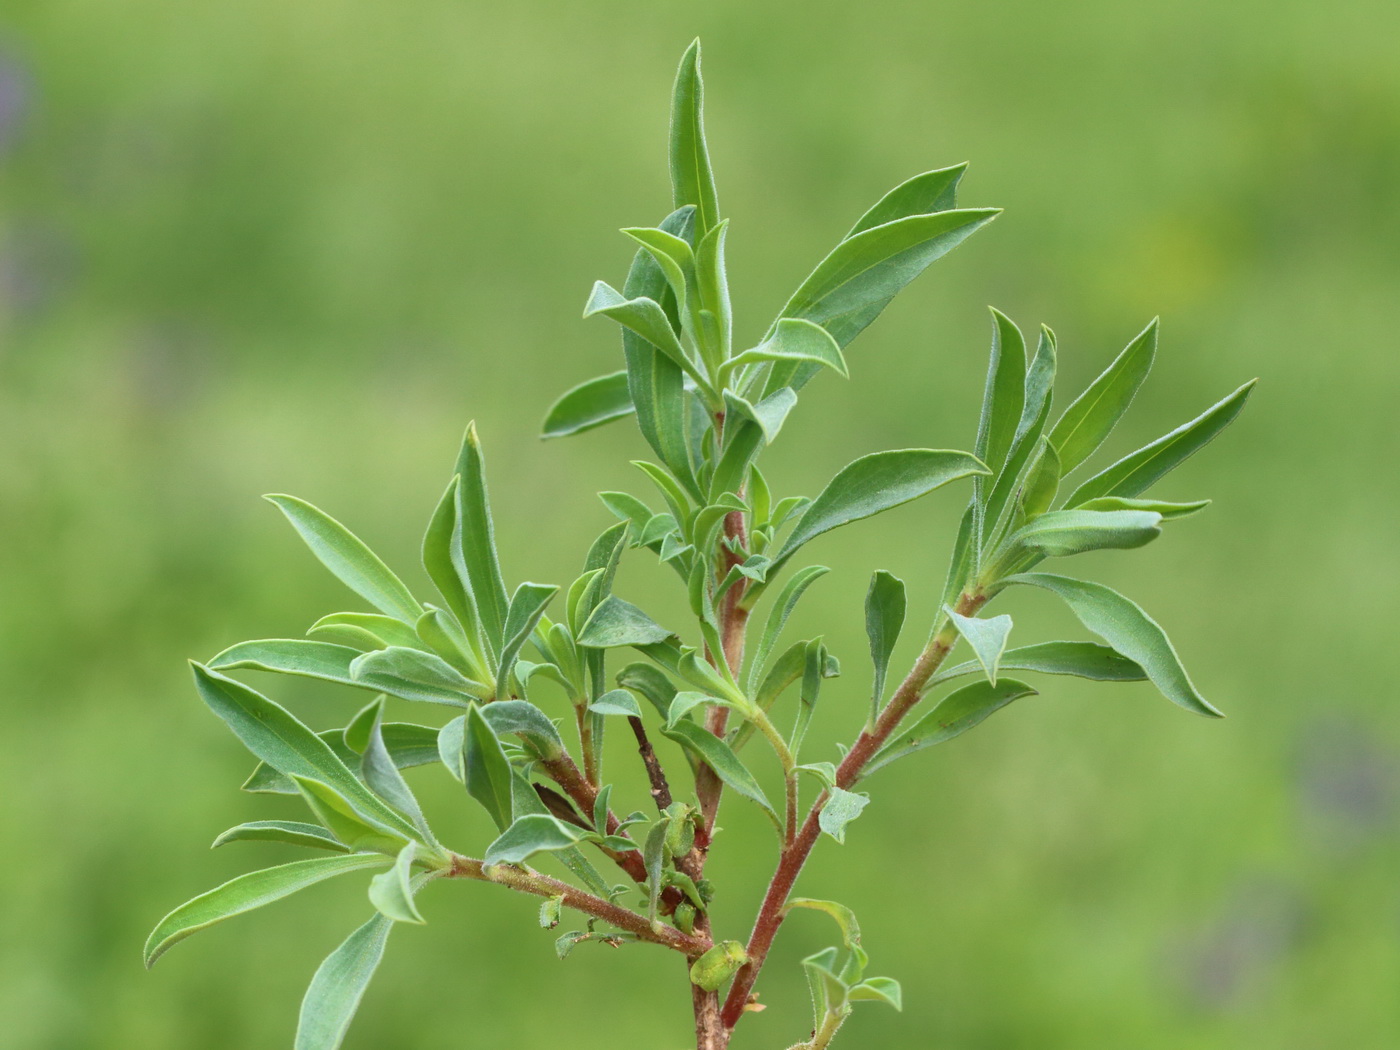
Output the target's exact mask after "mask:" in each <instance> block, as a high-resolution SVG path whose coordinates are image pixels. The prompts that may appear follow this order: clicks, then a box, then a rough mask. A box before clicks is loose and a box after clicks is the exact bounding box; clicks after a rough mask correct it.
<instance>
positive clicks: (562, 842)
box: [482, 813, 588, 866]
mask: <svg viewBox="0 0 1400 1050" xmlns="http://www.w3.org/2000/svg"><path fill="white" fill-rule="evenodd" d="M587 837H588V836H587V832H584V831H583V830H582V829H580V828H576V827H574V826H573V825H572V824H566V823H564V822H563V821H562V820H559V819H558V818H557V817H551V816H549V815H548V814H546V813H529V814H526V815H525V816H523V817H521V818H519V819H518V820H516V821H514V822H513V823H512V824H511V825H510V827H508V828H506V830H505V831H503V832H502V833H501V835H500V837H499V838H497V839H496V841H495V842H493V843H491V845H490V846H488V847H487V848H486V856H485V857H484V858H483V861H482V863H484V864H486V865H488V866H489V865H492V864H523V863H524V862H525V861H526V860H528V859H529V858H530V857H532V856H534V855H535V854H536V853H553V852H555V851H557V850H563V849H568V848H569V847H571V846H573V845H575V844H577V843H578V842H581V841H582V840H583V839H585V838H587Z"/></svg>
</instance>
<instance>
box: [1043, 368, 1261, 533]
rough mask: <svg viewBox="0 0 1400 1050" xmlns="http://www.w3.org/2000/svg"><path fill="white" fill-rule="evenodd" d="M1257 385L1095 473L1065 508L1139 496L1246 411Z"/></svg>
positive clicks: (1238, 392)
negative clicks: (1092, 501)
mask: <svg viewBox="0 0 1400 1050" xmlns="http://www.w3.org/2000/svg"><path fill="white" fill-rule="evenodd" d="M1256 382H1258V380H1255V379H1251V380H1250V381H1249V382H1248V383H1246V384H1245V385H1244V386H1242V387H1240V388H1239V389H1238V390H1236V391H1235V392H1234V393H1233V394H1231V395H1230V396H1229V397H1227V398H1225V399H1224V400H1223V401H1221V402H1219V403H1218V404H1216V405H1214V406H1212V407H1211V408H1208V409H1206V411H1205V412H1203V413H1201V414H1200V415H1199V416H1197V417H1196V418H1195V419H1193V420H1191V422H1189V423H1184V424H1182V425H1181V426H1179V427H1177V428H1176V429H1175V430H1173V431H1172V432H1171V433H1170V434H1165V435H1163V436H1162V437H1159V438H1158V439H1157V440H1156V441H1154V442H1152V444H1150V445H1146V446H1144V447H1142V448H1140V449H1138V450H1137V451H1136V452H1134V453H1132V454H1131V455H1129V456H1125V457H1123V458H1122V459H1120V460H1119V461H1118V462H1117V463H1115V464H1113V466H1111V467H1109V468H1107V469H1106V470H1103V471H1100V472H1099V473H1098V474H1095V475H1094V476H1093V477H1092V478H1090V479H1089V480H1088V481H1086V482H1084V484H1082V485H1080V486H1079V488H1077V489H1075V490H1074V494H1073V495H1071V496H1070V498H1069V499H1068V500H1066V501H1065V506H1066V507H1079V506H1082V505H1083V504H1085V503H1088V502H1089V501H1090V500H1092V499H1097V498H1099V497H1100V496H1128V497H1132V496H1140V495H1141V494H1142V493H1144V492H1146V491H1147V490H1148V489H1149V488H1150V487H1151V486H1153V485H1155V484H1156V483H1157V482H1158V481H1159V480H1161V479H1162V478H1163V477H1165V476H1166V475H1167V474H1168V473H1170V472H1171V471H1173V470H1175V469H1176V468H1177V467H1178V466H1180V465H1181V464H1182V463H1184V462H1185V461H1186V460H1187V459H1189V458H1190V457H1191V456H1192V455H1194V454H1195V453H1196V452H1198V451H1200V450H1201V449H1202V448H1204V447H1205V446H1206V445H1208V444H1210V442H1211V441H1212V440H1214V438H1215V436H1216V435H1217V434H1219V433H1220V432H1221V431H1222V430H1224V429H1225V428H1226V427H1227V426H1229V425H1230V424H1231V423H1232V422H1233V421H1234V419H1235V417H1236V416H1238V415H1239V414H1240V410H1241V409H1242V408H1244V403H1245V401H1247V400H1248V399H1249V394H1250V391H1251V390H1253V389H1254V384H1255V383H1256Z"/></svg>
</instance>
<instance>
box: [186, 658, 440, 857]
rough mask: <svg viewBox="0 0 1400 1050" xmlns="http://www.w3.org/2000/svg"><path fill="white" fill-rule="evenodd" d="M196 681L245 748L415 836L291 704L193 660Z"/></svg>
mask: <svg viewBox="0 0 1400 1050" xmlns="http://www.w3.org/2000/svg"><path fill="white" fill-rule="evenodd" d="M192 667H193V669H194V678H195V685H196V686H197V687H198V689H199V695H200V697H201V698H202V699H203V700H204V702H205V703H206V704H208V705H209V708H210V709H211V710H212V711H213V712H214V713H215V714H216V715H218V716H219V717H220V718H222V719H223V720H224V722H225V724H227V725H228V727H229V728H230V729H232V730H233V732H234V735H235V736H237V737H238V739H239V740H241V741H243V746H244V747H246V748H247V749H248V750H249V751H251V752H252V753H253V754H254V755H256V756H257V757H258V758H260V759H262V760H263V761H264V762H266V763H267V764H268V765H269V766H271V767H272V768H273V769H275V770H277V771H278V772H279V773H281V774H283V775H284V776H302V777H309V778H311V779H313V780H318V781H321V782H322V783H324V784H327V785H329V786H330V787H331V788H333V789H334V790H335V791H337V792H338V793H339V794H340V795H342V796H343V797H344V798H345V799H347V800H348V801H349V803H350V804H351V805H352V806H353V807H354V808H355V810H356V812H358V813H360V814H362V815H363V816H365V817H368V818H371V819H373V820H375V821H377V822H381V823H383V824H385V825H386V826H388V827H391V828H394V829H395V830H396V831H401V832H402V833H403V834H404V835H406V836H408V837H412V836H413V835H414V834H415V829H414V828H413V826H412V825H411V824H409V823H408V822H407V821H405V820H404V818H403V817H401V816H399V815H398V814H397V813H395V812H394V811H393V810H392V809H390V808H389V807H388V806H387V805H385V804H384V803H383V802H381V801H380V800H379V799H378V798H377V797H376V796H375V795H374V794H373V793H372V792H371V791H370V790H369V789H368V788H366V787H365V786H364V785H363V784H361V783H360V782H359V780H357V779H356V778H355V774H354V773H352V772H350V769H349V768H348V767H347V766H346V765H345V763H344V762H342V761H341V760H340V759H339V758H337V757H336V755H335V753H334V752H333V751H332V750H331V749H330V747H329V745H327V743H326V742H325V741H324V740H322V739H321V738H320V737H319V736H317V735H316V734H315V733H313V732H312V731H311V730H310V729H308V728H307V727H306V726H305V725H303V724H302V723H301V722H299V721H297V719H296V718H295V717H293V716H292V715H291V714H290V713H289V712H288V711H287V710H286V709H285V708H283V707H281V706H279V705H278V704H276V703H274V702H273V701H271V700H269V699H268V698H267V697H265V696H263V695H262V694H261V693H258V692H256V691H255V690H252V689H249V688H248V687H247V686H246V685H243V684H242V683H241V682H235V681H234V680H233V679H231V678H225V677H224V676H223V675H221V674H218V673H217V672H215V671H211V670H210V669H209V668H207V667H204V666H202V665H200V664H192Z"/></svg>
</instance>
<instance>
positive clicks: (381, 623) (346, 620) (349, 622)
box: [306, 612, 419, 649]
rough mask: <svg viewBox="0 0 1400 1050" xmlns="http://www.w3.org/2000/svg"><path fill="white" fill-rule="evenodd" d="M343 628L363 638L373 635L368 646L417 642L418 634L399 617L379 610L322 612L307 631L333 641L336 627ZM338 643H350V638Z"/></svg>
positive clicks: (380, 646)
mask: <svg viewBox="0 0 1400 1050" xmlns="http://www.w3.org/2000/svg"><path fill="white" fill-rule="evenodd" d="M337 630H344V631H346V632H347V635H346V637H349V636H350V635H351V633H353V635H354V637H355V638H356V639H357V640H358V639H363V638H365V637H366V636H369V637H372V638H373V639H374V644H373V645H371V646H369V647H368V648H370V649H382V648H384V647H385V646H386V645H408V646H413V645H417V644H418V641H419V639H418V635H417V632H416V631H414V629H413V628H412V627H410V626H409V625H408V624H406V623H404V622H403V621H402V620H399V619H396V618H395V617H393V616H383V615H381V614H380V613H362V612H339V613H331V614H330V615H328V616H322V617H321V618H320V619H319V620H317V621H316V622H315V623H313V624H312V625H311V626H310V627H308V628H307V630H306V633H307V634H308V635H312V634H316V635H320V636H321V639H320V640H322V641H328V642H335V641H337V638H336V636H335V633H334V632H335V631H337ZM339 644H343V645H349V644H350V643H349V642H341V643H339Z"/></svg>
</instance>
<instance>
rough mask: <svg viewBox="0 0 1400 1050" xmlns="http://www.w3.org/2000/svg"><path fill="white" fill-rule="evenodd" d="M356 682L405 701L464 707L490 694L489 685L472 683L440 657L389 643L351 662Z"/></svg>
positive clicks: (351, 669) (351, 671)
mask: <svg viewBox="0 0 1400 1050" xmlns="http://www.w3.org/2000/svg"><path fill="white" fill-rule="evenodd" d="M350 675H351V677H352V678H353V679H354V681H355V682H357V683H359V684H361V685H363V686H365V687H366V688H369V689H378V690H379V691H380V692H384V693H389V694H390V695H392V696H397V697H402V698H403V699H404V700H422V701H425V702H426V703H430V704H447V705H448V706H450V707H465V706H466V705H467V704H468V703H470V702H471V700H472V698H473V697H482V696H488V695H490V692H491V689H490V686H487V685H485V684H483V683H481V682H474V681H472V680H471V679H470V678H467V677H466V676H465V675H463V674H462V672H460V671H458V670H457V669H456V668H455V667H453V666H452V665H451V664H449V663H448V662H447V661H446V660H444V659H443V658H442V657H440V656H435V655H434V654H432V653H425V652H422V651H421V650H418V649H405V648H401V647H400V646H397V645H391V646H390V647H389V648H387V649H376V650H375V651H374V652H372V653H361V654H360V655H359V656H357V657H356V658H355V661H354V663H352V664H351V665H350Z"/></svg>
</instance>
